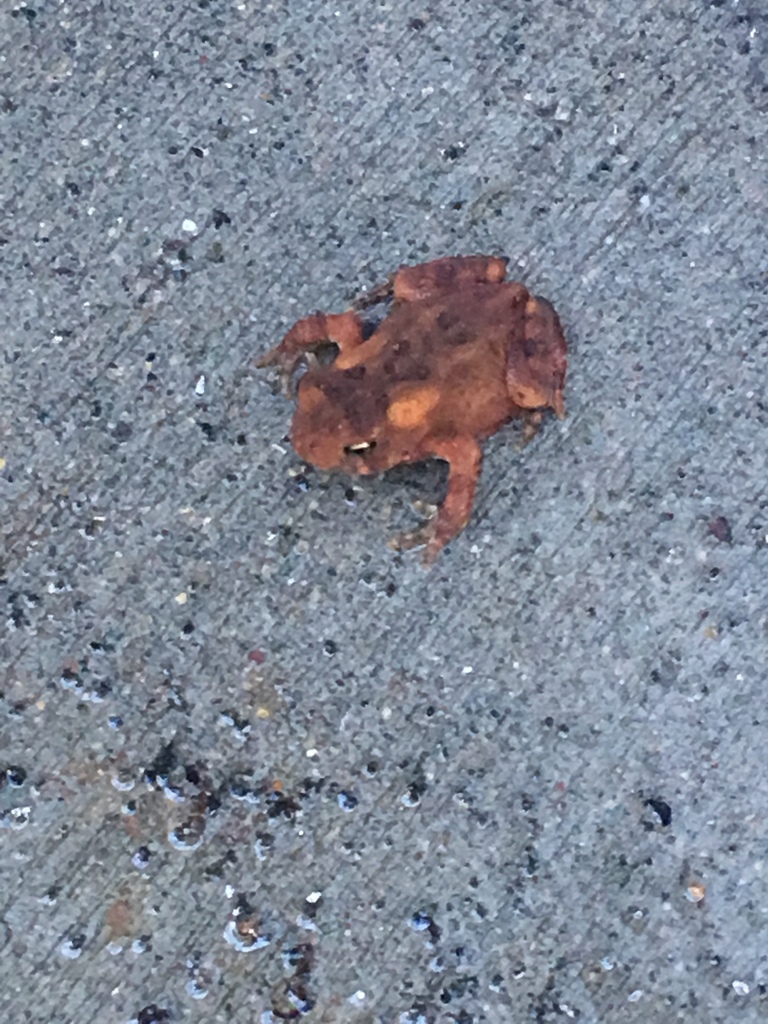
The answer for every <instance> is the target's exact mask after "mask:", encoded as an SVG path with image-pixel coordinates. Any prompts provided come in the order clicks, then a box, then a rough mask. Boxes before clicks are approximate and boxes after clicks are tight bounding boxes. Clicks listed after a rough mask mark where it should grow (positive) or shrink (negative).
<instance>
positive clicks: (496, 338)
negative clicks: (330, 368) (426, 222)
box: [335, 282, 529, 437]
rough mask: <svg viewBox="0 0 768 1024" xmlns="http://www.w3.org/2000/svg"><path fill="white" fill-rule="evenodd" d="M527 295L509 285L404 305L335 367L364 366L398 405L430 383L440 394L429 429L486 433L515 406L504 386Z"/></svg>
mask: <svg viewBox="0 0 768 1024" xmlns="http://www.w3.org/2000/svg"><path fill="white" fill-rule="evenodd" d="M528 297H529V296H528V292H527V291H526V289H525V288H524V287H523V286H522V285H521V284H517V283H514V282H509V283H503V284H475V285H473V286H472V287H462V288H459V289H457V290H456V291H455V292H453V293H448V294H440V295H438V296H435V297H430V298H427V299H419V300H417V301H414V302H405V303H403V304H402V305H398V306H395V308H394V309H393V310H392V311H391V312H390V314H389V316H388V317H387V318H386V319H385V320H384V321H383V322H382V323H381V325H380V326H379V328H378V329H377V330H376V332H375V333H374V334H373V335H372V336H371V338H369V339H368V341H367V342H365V343H364V344H363V345H361V346H360V347H359V348H358V349H356V350H355V351H354V352H350V353H349V354H348V355H346V356H344V357H340V358H339V359H338V360H337V361H336V364H335V366H336V367H338V368H339V369H347V368H350V367H351V366H353V365H360V364H364V365H365V367H366V373H367V374H370V375H371V376H372V377H374V378H376V379H378V380H380V381H381V383H382V385H383V387H384V390H385V391H386V392H387V394H388V395H389V397H390V400H391V401H393V402H397V401H398V399H399V398H404V397H405V396H407V395H408V393H409V392H411V391H413V390H414V389H417V390H418V389H421V388H425V387H428V388H429V389H430V390H432V391H434V393H435V395H436V399H437V401H436V404H435V407H434V408H433V409H432V412H431V416H430V428H431V430H433V431H437V432H439V433H444V434H448V435H450V434H455V433H457V432H458V433H466V434H471V435H473V436H475V437H482V436H488V435H490V434H492V433H494V431H495V430H497V429H498V427H499V426H500V425H501V424H502V423H504V422H505V421H506V420H507V419H509V418H510V416H511V415H513V414H514V413H515V411H516V409H515V408H514V407H511V403H510V400H509V394H508V389H507V384H506V376H507V365H508V352H509V349H510V346H512V347H514V346H516V345H520V344H522V341H523V323H524V316H525V303H526V300H527V299H528Z"/></svg>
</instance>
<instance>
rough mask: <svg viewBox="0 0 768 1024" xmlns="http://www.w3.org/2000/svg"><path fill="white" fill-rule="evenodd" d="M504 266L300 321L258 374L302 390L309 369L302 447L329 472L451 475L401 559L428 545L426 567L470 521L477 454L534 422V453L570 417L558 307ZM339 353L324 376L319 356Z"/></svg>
mask: <svg viewBox="0 0 768 1024" xmlns="http://www.w3.org/2000/svg"><path fill="white" fill-rule="evenodd" d="M506 263H507V261H506V260H505V259H499V258H497V257H494V256H447V257H444V258H442V259H437V260H433V261H432V262H430V263H424V264H421V265H420V266H415V267H403V268H401V269H400V270H399V271H397V273H395V274H394V275H393V276H392V277H391V278H390V279H389V281H388V282H387V283H386V284H385V285H382V286H380V287H379V288H376V289H374V290H373V291H372V292H371V293H369V294H368V295H365V296H363V297H362V299H361V300H359V301H358V302H357V303H356V304H355V307H354V308H353V309H350V310H348V311H347V312H346V313H339V314H333V313H314V314H313V315H311V316H308V317H305V318H304V319H302V320H299V321H298V323H296V324H295V325H294V326H293V327H292V328H291V329H290V331H288V333H287V334H286V336H285V337H284V338H283V340H282V341H281V342H280V344H279V345H277V346H276V347H275V348H273V349H271V351H269V352H268V353H266V355H264V356H263V357H262V358H261V359H260V360H259V362H258V365H259V366H269V365H272V364H276V365H277V366H278V367H279V368H280V371H281V373H282V376H283V379H284V380H285V381H286V382H288V383H290V381H291V380H292V377H293V373H294V371H295V370H296V368H297V366H298V364H299V363H300V362H301V360H302V359H303V358H306V359H307V362H308V369H307V371H306V373H304V375H303V376H302V377H301V379H300V380H299V385H298V394H297V398H298V404H297V407H296V412H295V414H294V418H293V426H292V428H291V441H292V443H293V446H294V448H295V449H296V451H297V453H298V454H299V455H300V456H301V458H302V459H304V460H305V461H307V462H309V463H312V465H314V466H317V467H318V468H319V469H341V470H344V471H345V472H347V473H362V474H370V473H379V472H381V471H383V470H385V469H390V468H391V467H392V466H396V465H398V464H399V463H401V462H417V461H420V460H422V459H430V458H437V459H443V460H445V461H446V462H447V463H448V465H449V476H448V490H447V493H446V497H445V500H444V501H443V503H442V505H441V506H440V507H439V510H438V512H437V515H436V516H435V517H434V518H433V519H432V520H431V521H430V522H429V523H428V524H426V525H425V526H424V527H422V529H421V530H419V531H416V532H415V533H414V534H410V535H408V536H407V537H406V538H400V540H399V541H398V542H396V543H397V546H399V547H405V546H413V545H414V544H417V543H424V544H426V549H425V555H424V560H425V562H426V563H429V562H431V561H433V560H434V558H435V556H436V555H437V554H438V553H439V551H440V550H441V548H442V547H443V546H444V545H445V544H446V543H447V542H448V541H449V540H450V539H451V538H452V537H454V536H455V535H456V534H457V533H459V531H460V530H462V529H463V528H464V527H465V526H466V524H467V522H468V520H469V517H470V514H471V511H472V502H473V498H474V494H475V485H476V483H477V478H478V475H479V472H480V462H481V452H480V445H479V442H480V441H482V440H484V439H485V438H487V437H490V436H491V434H494V433H495V432H496V431H497V430H498V429H499V427H501V426H502V425H503V424H504V423H506V422H507V421H508V420H510V419H513V418H514V417H524V418H525V420H526V430H525V436H526V438H528V439H530V438H531V437H533V435H534V434H535V433H536V430H537V429H538V426H539V423H540V422H541V411H542V410H544V409H548V408H549V409H554V411H555V412H556V413H557V415H558V416H559V417H561V418H562V417H563V416H564V415H565V408H564V405H563V386H564V383H565V371H566V343H565V338H564V336H563V332H562V328H561V327H560V321H559V320H558V318H557V314H556V313H555V311H554V309H553V308H552V306H551V305H550V304H549V303H548V302H547V301H546V300H545V299H541V298H538V297H537V296H533V295H531V294H530V293H529V292H528V291H527V289H526V288H525V287H524V286H523V285H522V284H519V283H518V282H515V281H506V280H505V276H506ZM389 298H391V299H392V300H393V302H392V307H391V309H390V312H389V314H388V315H387V316H386V317H385V318H384V320H382V322H381V323H380V324H379V326H378V327H377V328H376V330H375V331H374V332H373V334H372V335H371V336H370V337H368V338H364V335H363V322H362V320H361V318H360V316H359V314H358V312H357V310H359V309H362V308H364V307H366V306H369V305H373V304H374V303H377V302H380V301H383V300H385V299H389ZM329 342H332V343H334V344H335V345H336V346H337V348H338V354H337V356H336V359H335V360H334V361H333V362H332V363H330V364H329V365H320V364H319V363H318V362H317V361H316V360H315V359H313V358H312V357H311V353H313V352H314V351H315V350H316V349H318V348H320V347H322V346H323V345H327V344H328V343H329Z"/></svg>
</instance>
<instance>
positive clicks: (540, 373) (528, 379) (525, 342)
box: [507, 295, 567, 436]
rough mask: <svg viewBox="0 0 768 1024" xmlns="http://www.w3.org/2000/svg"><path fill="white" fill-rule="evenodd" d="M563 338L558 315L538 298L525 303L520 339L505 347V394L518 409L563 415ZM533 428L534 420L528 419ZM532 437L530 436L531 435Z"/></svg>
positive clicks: (533, 297)
mask: <svg viewBox="0 0 768 1024" xmlns="http://www.w3.org/2000/svg"><path fill="white" fill-rule="evenodd" d="M566 351H567V350H566V343H565V336H564V335H563V329H562V327H561V326H560V320H559V318H558V316H557V313H556V312H555V310H554V309H553V307H552V306H551V305H550V303H549V302H547V300H546V299H542V298H540V297H539V296H533V295H530V296H529V297H528V300H527V302H526V304H525V318H524V321H523V337H522V340H520V336H519V334H518V335H516V336H515V337H513V338H512V339H511V340H510V343H509V345H508V346H507V392H508V394H509V397H510V399H511V400H512V401H513V402H514V404H515V405H516V406H518V407H519V408H520V409H530V410H534V409H554V411H555V413H556V414H557V416H558V417H559V418H560V419H562V418H563V417H564V416H565V405H564V403H563V387H564V385H565V371H566V368H567V355H566ZM530 426H531V427H532V428H534V433H535V429H536V428H537V424H536V423H535V420H533V419H531V420H530ZM531 436H533V435H531Z"/></svg>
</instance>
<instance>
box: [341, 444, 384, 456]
mask: <svg viewBox="0 0 768 1024" xmlns="http://www.w3.org/2000/svg"><path fill="white" fill-rule="evenodd" d="M375 447H376V442H375V441H358V442H357V443H356V444H345V445H344V454H345V455H368V454H369V453H370V452H372V451H373V449H374V448H375Z"/></svg>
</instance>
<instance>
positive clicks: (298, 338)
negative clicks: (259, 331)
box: [256, 310, 363, 388]
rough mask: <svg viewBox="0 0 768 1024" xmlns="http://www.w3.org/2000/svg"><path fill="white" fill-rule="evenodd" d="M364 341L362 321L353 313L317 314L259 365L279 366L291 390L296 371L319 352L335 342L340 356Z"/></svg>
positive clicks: (300, 324) (290, 333) (307, 318)
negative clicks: (323, 347) (324, 346)
mask: <svg viewBox="0 0 768 1024" xmlns="http://www.w3.org/2000/svg"><path fill="white" fill-rule="evenodd" d="M362 341H363V325H362V321H361V320H360V317H359V316H358V315H357V314H356V313H354V312H352V310H348V311H347V312H346V313H313V314H312V315H311V316H305V317H304V319H303V320H299V321H298V322H297V323H295V324H294V325H293V327H292V328H291V329H290V331H288V333H287V334H286V336H285V337H284V338H283V340H282V341H281V342H280V344H279V345H275V347H274V348H272V349H270V350H269V352H266V353H265V354H264V355H263V356H262V357H261V358H260V359H259V360H257V362H256V365H257V366H277V367H278V368H279V370H280V376H281V377H282V379H283V385H284V386H285V387H287V388H290V382H291V378H292V376H293V372H294V370H295V369H296V367H297V366H298V364H299V363H300V362H301V360H302V359H303V358H305V357H307V356H308V355H309V354H311V353H313V352H314V351H315V350H316V349H318V348H320V347H322V346H323V345H326V344H327V343H328V342H332V343H333V344H334V345H337V346H338V349H339V352H340V353H344V354H346V353H347V352H351V351H352V350H353V349H355V348H357V346H358V345H361V344H362Z"/></svg>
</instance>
